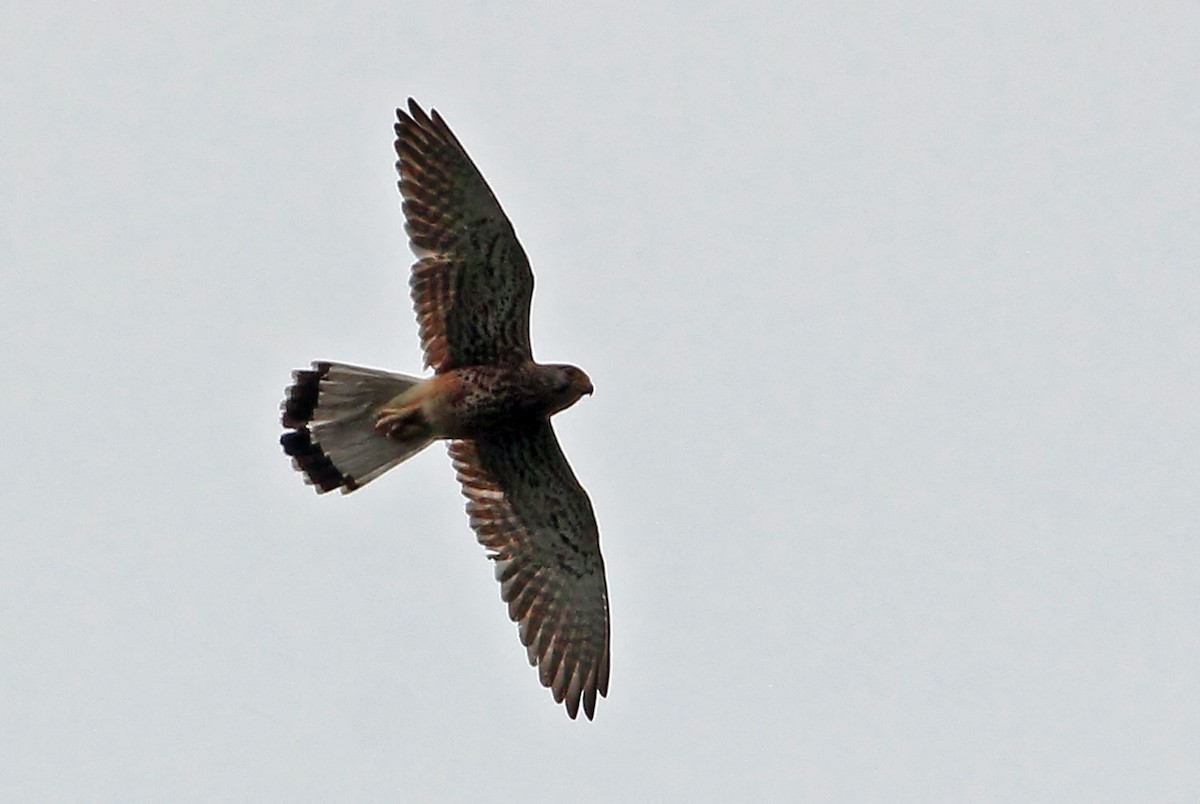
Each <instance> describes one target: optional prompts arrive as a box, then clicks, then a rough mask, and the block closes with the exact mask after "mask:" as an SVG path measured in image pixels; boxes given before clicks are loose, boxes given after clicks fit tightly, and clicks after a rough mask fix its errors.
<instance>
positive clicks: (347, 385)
mask: <svg viewBox="0 0 1200 804" xmlns="http://www.w3.org/2000/svg"><path fill="white" fill-rule="evenodd" d="M397 118H398V122H397V124H396V135H397V139H396V153H397V155H398V156H399V161H398V162H397V165H396V167H397V170H398V171H399V173H400V192H401V194H402V196H403V197H404V214H405V218H406V223H405V229H406V231H407V232H408V234H409V240H410V245H411V246H412V250H413V252H414V254H416V255H417V258H418V259H417V262H416V263H415V264H414V266H413V271H412V278H411V282H410V284H411V287H412V296H413V303H414V306H415V308H416V313H417V321H418V326H419V331H420V338H421V343H422V346H423V348H424V351H425V360H426V364H427V365H428V366H430V367H432V368H433V370H434V375H433V376H432V377H430V378H428V379H421V378H418V377H412V376H409V375H404V374H394V373H391V372H387V371H380V370H378V369H368V368H363V367H359V366H351V365H347V364H344V363H333V362H320V363H314V364H313V365H312V368H310V369H304V370H300V371H297V372H295V373H294V377H295V381H294V383H293V385H292V386H291V387H289V388H288V390H287V395H286V397H285V399H284V401H283V404H282V406H281V407H282V409H283V425H284V427H285V428H288V432H285V433H284V434H283V436H282V438H281V443H282V444H283V448H284V451H285V452H286V453H287V454H288V455H291V456H292V460H293V463H294V465H295V466H296V468H297V469H298V470H300V471H302V472H303V473H304V474H305V479H306V480H307V481H308V482H310V483H311V484H313V485H314V486H315V487H316V488H317V491H318V492H326V491H332V490H333V489H341V490H342V491H343V493H346V492H350V491H354V490H355V489H357V488H360V487H362V486H363V485H365V484H366V483H369V482H370V481H372V480H374V479H375V478H377V477H378V476H379V475H381V474H383V473H384V472H386V471H387V470H388V469H390V468H392V467H393V466H395V465H397V464H398V463H401V462H402V461H404V460H406V459H408V458H409V457H411V456H412V455H415V454H416V453H417V452H419V451H420V450H422V449H424V448H425V447H426V446H428V445H429V444H430V443H432V442H433V441H436V440H446V441H449V442H450V457H451V459H452V461H453V463H454V467H455V470H456V473H457V476H458V479H459V481H460V482H461V483H462V487H463V494H464V495H465V496H466V497H467V513H468V514H469V516H470V522H471V527H472V528H473V529H474V530H475V533H476V536H477V538H478V539H479V541H480V543H481V544H483V545H484V547H486V548H487V549H488V551H489V552H488V554H489V557H491V558H492V559H493V560H494V561H495V565H496V579H497V580H498V581H499V582H500V588H501V597H502V599H503V600H504V601H505V602H507V603H508V608H509V615H510V617H511V618H512V619H513V621H514V622H516V623H517V624H518V626H519V630H520V635H521V641H522V643H523V644H524V645H525V646H526V648H527V651H528V656H529V660H530V663H531V664H534V665H535V666H537V667H538V671H539V678H540V679H541V682H542V684H544V685H545V686H547V687H549V688H550V689H551V691H552V692H553V693H554V698H555V700H556V701H559V702H563V703H565V704H566V706H567V712H568V714H569V715H570V716H571V717H572V718H574V717H575V716H576V714H577V712H578V709H579V706H580V703H581V702H582V704H583V709H584V712H585V714H586V715H587V717H588V718H591V717H592V716H593V713H594V709H595V703H596V696H597V695H601V696H603V695H605V694H607V691H608V673H609V620H608V592H607V589H606V584H605V579H604V562H603V560H602V559H601V557H600V544H599V531H598V529H597V527H596V519H595V515H594V513H593V512H592V506H591V501H590V500H589V499H588V497H587V493H586V492H585V491H584V490H583V487H582V486H581V485H580V484H579V481H578V480H577V479H576V478H575V475H574V473H573V472H572V471H571V468H570V465H569V464H568V463H567V461H566V458H565V457H564V456H563V453H562V450H561V448H560V447H559V445H558V440H557V439H556V438H555V435H554V431H553V429H552V427H551V425H550V417H551V416H552V415H553V414H555V413H558V412H559V411H562V410H564V409H566V408H568V407H570V406H571V405H573V404H574V403H575V402H576V401H578V399H579V398H580V397H581V396H583V395H585V394H590V393H592V383H591V380H590V379H589V378H588V376H587V375H586V374H585V373H584V372H583V371H581V370H580V369H578V368H576V367H574V366H568V365H546V364H541V363H537V362H535V361H534V360H533V356H532V350H531V348H530V343H529V307H530V301H531V299H532V296H533V273H532V271H530V269H529V263H528V260H527V259H526V257H525V252H524V250H523V249H522V248H521V244H520V243H519V242H518V241H517V238H516V234H515V233H514V232H513V229H512V225H511V224H510V223H509V221H508V218H507V217H506V216H505V215H504V212H503V210H501V208H500V205H499V203H498V202H497V201H496V198H495V196H494V195H493V194H492V192H491V190H490V188H489V187H488V186H487V184H486V182H485V181H484V179H483V176H482V175H480V173H479V171H478V169H476V167H475V166H474V164H473V163H472V162H471V160H470V157H468V156H467V154H466V151H465V150H463V148H462V145H461V144H460V143H459V142H458V139H457V138H456V137H455V136H454V134H453V133H452V132H451V131H450V129H449V127H447V126H446V124H445V122H444V121H443V120H442V119H441V117H440V116H439V115H438V114H437V112H433V113H432V116H430V115H427V114H426V113H425V111H424V110H423V109H421V107H419V106H418V105H417V104H416V103H415V102H414V101H412V100H409V106H408V112H407V114H406V113H405V112H404V111H403V110H399V109H398V110H397Z"/></svg>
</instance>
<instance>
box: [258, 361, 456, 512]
mask: <svg viewBox="0 0 1200 804" xmlns="http://www.w3.org/2000/svg"><path fill="white" fill-rule="evenodd" d="M292 377H293V383H292V385H291V386H289V387H288V389H287V391H286V395H285V397H284V400H283V403H282V404H281V405H280V408H281V409H282V410H283V426H284V427H287V428H290V429H289V431H288V432H286V433H284V434H283V435H282V436H281V437H280V439H279V443H280V444H282V445H283V451H284V452H286V453H287V454H288V455H290V456H292V465H293V466H295V467H296V469H297V470H298V471H301V472H303V473H304V478H305V482H307V483H310V484H312V485H313V486H314V487H315V488H316V491H317V493H318V494H324V493H325V492H327V491H333V490H334V489H338V488H340V489H341V490H342V493H343V494H347V493H349V492H351V491H354V490H355V489H357V488H359V487H361V486H365V485H366V484H367V483H370V482H371V481H372V480H374V479H375V478H377V477H379V476H380V475H381V474H383V473H384V472H386V471H387V470H388V469H391V468H392V467H393V466H395V465H396V464H398V463H400V462H401V461H404V460H406V459H408V458H410V457H412V456H413V455H416V454H417V453H418V452H420V451H421V450H422V449H424V448H425V447H427V446H429V444H430V442H431V441H432V440H433V438H432V434H431V433H430V431H429V428H427V427H426V428H420V427H418V428H410V430H409V432H407V433H405V434H404V436H403V437H401V438H397V437H396V436H395V435H383V434H381V433H379V432H377V431H376V429H375V422H376V419H377V418H378V416H379V411H380V409H381V408H382V407H383V406H384V405H385V404H387V403H388V402H390V401H391V400H393V399H394V398H395V397H396V396H398V395H399V394H401V393H403V392H405V391H407V390H408V389H410V388H412V387H413V386H415V385H418V384H419V383H421V382H422V381H421V380H420V379H419V378H417V377H410V376H408V375H406V374H393V373H391V372H389V371H379V370H378V369H370V368H363V367H361V366H349V365H346V364H344V363H328V362H319V363H313V364H312V368H311V369H302V370H298V371H294V372H292Z"/></svg>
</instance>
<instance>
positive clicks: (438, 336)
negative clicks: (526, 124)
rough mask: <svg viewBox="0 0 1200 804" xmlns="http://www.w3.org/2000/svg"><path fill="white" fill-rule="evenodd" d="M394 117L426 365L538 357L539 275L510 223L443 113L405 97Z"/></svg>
mask: <svg viewBox="0 0 1200 804" xmlns="http://www.w3.org/2000/svg"><path fill="white" fill-rule="evenodd" d="M396 119H397V122H396V155H397V156H398V157H399V158H400V159H399V161H398V162H396V170H397V171H398V172H399V174H400V193H401V195H402V196H403V197H404V217H405V224H404V229H405V231H406V232H408V239H409V244H410V245H411V247H412V250H413V253H414V254H415V255H416V256H417V262H416V263H415V264H414V265H413V272H412V279H411V282H410V284H411V287H412V298H413V306H414V307H415V308H416V312H417V323H418V324H419V325H420V332H421V347H422V348H423V349H424V350H425V364H426V365H428V366H432V367H433V369H434V371H436V372H443V371H448V370H450V369H453V368H458V367H460V366H471V365H477V364H507V363H520V362H523V361H525V360H530V359H532V352H531V350H530V346H529V304H530V301H531V300H532V298H533V272H532V271H531V270H530V269H529V260H528V258H526V256H525V250H524V249H522V248H521V244H520V242H518V241H517V235H516V233H515V232H514V231H513V228H512V224H511V223H509V221H508V218H507V217H506V216H505V214H504V210H502V209H501V208H500V203H499V202H498V201H496V196H494V195H493V194H492V191H491V189H490V188H489V187H488V186H487V182H486V181H484V179H483V176H482V175H481V174H480V172H479V169H478V168H476V167H475V164H474V163H473V162H472V161H471V157H469V156H467V152H466V151H465V150H464V149H463V147H462V144H461V143H459V141H458V138H457V137H455V136H454V134H453V132H451V131H450V128H449V127H448V126H447V125H446V123H445V121H443V120H442V118H441V115H439V114H438V113H437V111H434V112H433V113H432V116H430V115H427V114H425V110H423V109H422V108H421V107H420V106H418V105H417V103H416V101H414V100H412V99H411V98H409V101H408V113H407V114H406V113H405V112H404V110H403V109H397V110H396Z"/></svg>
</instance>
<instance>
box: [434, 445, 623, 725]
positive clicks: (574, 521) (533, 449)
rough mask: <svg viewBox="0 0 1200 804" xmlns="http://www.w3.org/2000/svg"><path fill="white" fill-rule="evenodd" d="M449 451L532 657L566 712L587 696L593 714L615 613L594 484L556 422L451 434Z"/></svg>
mask: <svg viewBox="0 0 1200 804" xmlns="http://www.w3.org/2000/svg"><path fill="white" fill-rule="evenodd" d="M450 457H451V458H452V459H453V461H454V468H455V469H456V470H457V472H458V479H459V481H460V482H461V483H462V487H463V494H464V495H465V496H466V497H467V513H468V514H469V515H470V517H471V527H472V528H473V529H474V530H475V533H476V535H477V536H478V538H479V542H480V543H481V544H482V545H483V546H484V547H486V548H488V550H489V555H490V556H491V558H492V559H493V560H494V561H495V562H496V580H498V581H499V582H500V596H501V598H503V600H504V601H505V602H506V603H508V614H509V617H511V618H512V620H513V622H515V623H517V625H518V627H519V630H520V635H521V642H522V643H523V644H524V645H525V646H526V649H527V651H528V654H529V663H530V664H532V665H534V666H536V667H537V668H538V676H539V678H540V679H541V682H542V685H543V686H545V687H549V688H550V690H551V692H552V693H553V694H554V700H555V701H557V702H559V703H565V704H566V707H567V714H569V715H570V716H571V717H572V718H574V717H575V716H576V715H577V714H578V712H579V704H580V701H582V702H583V711H584V713H585V714H586V715H587V717H588V719H589V720H590V719H591V718H592V716H593V714H594V712H595V708H596V695H597V694H599V695H601V696H604V695H607V693H608V671H609V615H608V590H607V587H606V585H605V580H604V561H603V559H602V558H601V556H600V534H599V530H598V528H597V526H596V517H595V514H594V513H593V512H592V503H591V501H590V500H589V499H588V496H587V492H585V491H584V490H583V487H582V486H581V485H580V484H579V481H578V480H577V479H576V478H575V473H574V472H572V471H571V467H570V465H569V464H568V463H567V459H566V457H565V456H564V455H563V452H562V449H561V448H560V447H559V445H558V439H557V438H555V436H554V431H553V429H551V427H550V424H549V422H544V423H541V424H539V425H538V426H536V427H534V428H532V429H528V430H521V431H510V432H496V433H494V434H492V435H490V436H488V437H486V438H481V439H476V440H473V441H455V442H452V443H451V445H450Z"/></svg>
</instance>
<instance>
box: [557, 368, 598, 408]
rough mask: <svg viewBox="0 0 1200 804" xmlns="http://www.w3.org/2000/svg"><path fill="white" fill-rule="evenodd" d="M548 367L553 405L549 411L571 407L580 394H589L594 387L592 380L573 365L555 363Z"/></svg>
mask: <svg viewBox="0 0 1200 804" xmlns="http://www.w3.org/2000/svg"><path fill="white" fill-rule="evenodd" d="M548 368H550V369H552V371H553V375H552V376H553V386H552V387H553V395H554V405H553V410H551V413H557V412H558V411H560V410H564V409H566V408H569V407H571V405H574V404H575V403H576V402H578V401H579V398H580V397H581V396H585V395H590V394H591V393H592V391H594V390H595V388H594V387H593V386H592V380H591V378H590V377H588V375H587V374H585V373H584V372H583V369H580V368H576V367H575V366H567V365H555V366H549V367H548Z"/></svg>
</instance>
